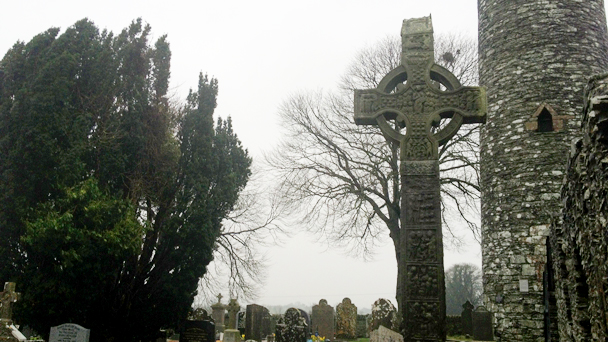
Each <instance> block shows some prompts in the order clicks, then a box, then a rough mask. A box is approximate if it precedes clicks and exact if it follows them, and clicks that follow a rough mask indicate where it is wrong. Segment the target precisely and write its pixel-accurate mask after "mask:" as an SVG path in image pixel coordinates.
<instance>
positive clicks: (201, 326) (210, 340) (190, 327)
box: [179, 320, 215, 342]
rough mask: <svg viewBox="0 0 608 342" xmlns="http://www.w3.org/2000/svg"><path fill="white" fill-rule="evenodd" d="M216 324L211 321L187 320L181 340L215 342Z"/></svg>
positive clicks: (181, 341)
mask: <svg viewBox="0 0 608 342" xmlns="http://www.w3.org/2000/svg"><path fill="white" fill-rule="evenodd" d="M214 341H215V324H214V323H213V322H211V321H190V320H188V321H186V322H185V323H184V328H183V329H182V331H181V332H180V334H179V342H214Z"/></svg>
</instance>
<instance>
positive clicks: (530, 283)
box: [478, 0, 608, 342]
mask: <svg viewBox="0 0 608 342" xmlns="http://www.w3.org/2000/svg"><path fill="white" fill-rule="evenodd" d="M478 9H479V63H480V85H481V86H485V87H486V88H487V95H488V118H487V123H486V124H485V125H484V126H483V127H482V132H481V188H482V208H481V209H482V255H483V273H484V276H483V279H484V297H485V298H484V302H485V303H486V304H487V307H488V310H490V311H491V312H493V313H494V324H495V333H496V335H497V336H501V340H502V341H510V342H511V341H543V340H544V338H543V326H544V323H543V292H542V291H543V289H542V273H543V268H544V264H545V260H546V251H545V246H544V241H545V238H546V236H547V235H548V227H549V224H550V221H551V216H552V214H554V213H557V212H558V211H559V207H560V205H559V204H560V203H559V192H560V186H561V183H562V179H563V175H564V170H565V164H566V160H567V154H568V149H569V146H570V141H571V140H572V139H573V138H574V137H575V136H577V135H578V134H579V130H578V128H579V127H580V122H581V113H582V97H583V89H584V85H585V83H586V79H587V78H588V77H589V75H593V74H597V73H600V72H602V71H603V70H606V69H607V68H608V59H607V56H606V50H607V49H606V48H607V46H608V43H607V42H608V36H607V33H606V18H605V13H604V3H603V1H602V0H479V1H478ZM547 117H548V118H549V119H548V120H549V121H548V124H549V127H550V128H551V129H550V130H549V131H543V130H545V129H542V127H545V128H546V126H543V124H542V123H541V118H547ZM545 124H547V122H545ZM526 282H527V286H526ZM526 290H527V291H526Z"/></svg>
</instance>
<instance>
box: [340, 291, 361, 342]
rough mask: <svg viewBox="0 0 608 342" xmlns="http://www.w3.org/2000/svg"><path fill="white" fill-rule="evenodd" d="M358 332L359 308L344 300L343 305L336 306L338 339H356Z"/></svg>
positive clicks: (348, 300) (348, 299)
mask: <svg viewBox="0 0 608 342" xmlns="http://www.w3.org/2000/svg"><path fill="white" fill-rule="evenodd" d="M356 332H357V307H356V306H355V304H353V303H352V302H351V301H350V298H344V299H343V300H342V303H340V304H338V306H336V338H346V339H353V338H355V337H356V336H357V335H356Z"/></svg>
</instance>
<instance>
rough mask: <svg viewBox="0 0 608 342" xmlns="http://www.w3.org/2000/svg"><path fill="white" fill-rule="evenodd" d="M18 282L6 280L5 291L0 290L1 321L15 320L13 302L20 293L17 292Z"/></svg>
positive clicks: (10, 321) (9, 321)
mask: <svg viewBox="0 0 608 342" xmlns="http://www.w3.org/2000/svg"><path fill="white" fill-rule="evenodd" d="M16 286H17V284H15V283H11V282H6V283H4V291H2V292H0V321H2V322H4V323H9V324H10V323H12V322H13V309H12V306H13V303H14V302H16V301H17V300H18V299H19V297H20V295H21V294H20V293H17V292H15V287H16Z"/></svg>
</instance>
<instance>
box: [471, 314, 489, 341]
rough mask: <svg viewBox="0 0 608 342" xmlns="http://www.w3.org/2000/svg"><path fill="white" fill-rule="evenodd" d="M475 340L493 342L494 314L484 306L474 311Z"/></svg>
mask: <svg viewBox="0 0 608 342" xmlns="http://www.w3.org/2000/svg"><path fill="white" fill-rule="evenodd" d="M473 338H474V339H475V340H477V341H493V340H494V334H493V332H492V313H491V312H489V311H488V310H487V309H486V308H485V307H484V306H481V305H480V306H478V307H477V309H475V311H473Z"/></svg>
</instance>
